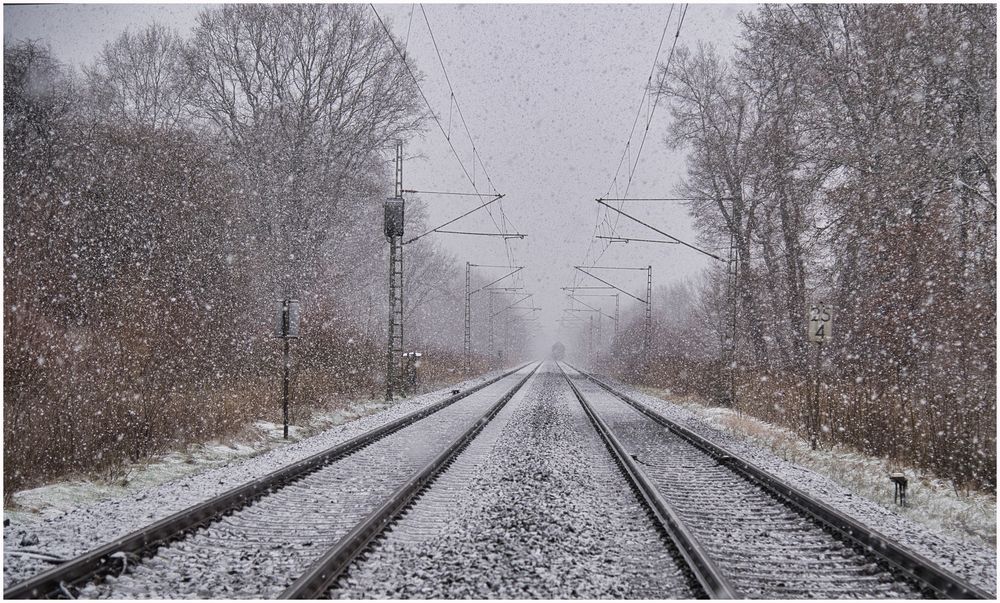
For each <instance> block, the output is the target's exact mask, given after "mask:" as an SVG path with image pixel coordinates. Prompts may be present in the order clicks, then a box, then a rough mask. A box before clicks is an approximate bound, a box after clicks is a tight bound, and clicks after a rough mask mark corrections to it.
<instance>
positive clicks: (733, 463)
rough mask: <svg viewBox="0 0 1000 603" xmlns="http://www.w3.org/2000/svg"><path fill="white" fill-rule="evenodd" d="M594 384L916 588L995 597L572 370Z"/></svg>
mask: <svg viewBox="0 0 1000 603" xmlns="http://www.w3.org/2000/svg"><path fill="white" fill-rule="evenodd" d="M567 366H570V367H571V368H573V370H575V371H577V372H578V373H580V374H581V375H584V376H585V377H587V378H588V379H590V380H591V381H593V382H594V383H596V384H597V385H598V386H600V387H601V388H603V389H604V390H606V391H608V392H609V393H611V394H612V395H614V396H615V397H617V398H619V399H621V400H622V401H624V402H626V403H627V404H629V405H630V406H632V407H633V408H635V409H636V410H638V411H639V412H640V413H642V414H643V415H645V416H647V417H649V418H650V419H652V420H653V421H655V422H656V423H658V424H660V425H661V426H663V427H666V428H667V429H669V430H670V431H672V432H673V433H675V434H676V435H678V436H680V437H681V438H683V439H684V440H686V441H688V442H690V443H691V444H692V445H694V446H695V447H696V448H699V449H700V450H702V451H703V452H705V453H706V454H708V455H709V456H711V457H713V458H715V459H716V460H717V461H718V462H719V463H720V464H725V466H726V467H728V468H729V469H731V470H732V471H734V472H736V473H737V474H739V475H741V476H742V477H744V478H745V479H748V480H749V481H750V482H752V483H754V484H756V485H757V486H758V487H760V488H762V489H763V490H765V491H766V492H768V493H769V494H771V495H772V496H774V497H775V498H777V499H778V500H779V501H781V502H783V503H784V504H785V505H787V506H788V507H790V508H792V509H794V510H796V511H798V512H799V513H802V514H803V515H805V516H807V517H811V518H813V519H814V520H815V521H817V522H818V523H819V524H820V525H822V526H825V527H827V528H829V529H830V530H832V531H833V532H834V533H835V534H836V535H837V536H838V537H839V538H841V539H842V540H845V541H847V542H848V543H850V544H853V545H855V546H857V547H859V548H861V549H863V550H864V551H865V552H866V553H870V554H871V555H873V556H875V557H877V558H878V559H879V560H880V561H882V562H883V563H885V564H886V565H887V566H889V567H890V568H891V569H894V570H896V571H898V572H900V573H902V574H903V575H905V576H906V577H908V578H910V579H911V580H913V581H914V582H916V583H917V584H919V585H921V586H923V587H925V588H928V589H930V590H932V591H934V593H935V594H937V595H938V596H939V597H943V598H950V599H995V598H996V597H995V595H993V594H992V593H989V592H987V591H986V590H984V589H982V588H979V587H977V586H974V585H972V584H970V583H969V582H968V581H967V580H964V579H963V578H961V577H959V576H957V575H956V574H954V573H952V572H950V571H948V570H946V569H944V568H943V567H941V566H939V565H938V564H936V563H934V562H933V561H931V560H930V559H927V558H926V557H924V556H923V555H921V554H919V553H917V552H915V551H912V550H910V549H908V548H906V547H905V546H904V545H902V544H900V543H898V542H896V541H894V540H892V539H891V538H889V537H888V536H885V535H884V534H882V533H880V532H879V531H877V530H875V529H873V528H871V527H869V526H867V525H865V524H863V523H861V522H859V521H858V520H856V519H854V518H853V517H850V516H849V515H847V514H846V513H844V512H842V511H839V510H837V509H835V508H833V507H831V506H830V505H828V504H826V503H823V502H821V501H819V500H816V499H815V498H814V497H812V496H810V495H808V494H806V493H805V492H803V491H802V490H800V489H799V488H796V487H795V486H793V485H791V484H789V483H788V482H786V481H784V480H782V479H781V478H779V477H777V476H775V475H774V474H772V473H770V472H768V471H766V470H764V469H761V468H760V467H758V466H757V465H755V464H753V463H751V462H750V461H748V460H746V459H744V458H742V457H740V456H739V455H736V454H734V453H732V452H730V451H729V450H727V449H726V448H724V447H722V446H719V445H718V444H715V443H714V442H712V441H710V440H708V439H707V438H705V437H704V436H701V435H698V434H697V433H694V432H693V431H691V430H690V429H688V428H686V427H684V426H683V425H680V424H679V423H677V422H675V421H672V420H670V419H668V418H666V417H664V416H663V415H661V414H659V413H658V412H656V411H655V410H653V409H652V408H650V407H649V406H647V405H645V404H643V403H642V402H639V401H637V400H635V399H634V398H632V397H631V396H629V395H627V394H624V393H622V392H620V391H618V390H616V389H615V388H613V387H612V386H610V385H609V384H607V383H605V382H603V381H601V380H600V379H598V378H596V377H594V376H593V375H591V374H589V373H586V372H584V371H581V370H579V369H577V368H576V367H573V366H572V365H567Z"/></svg>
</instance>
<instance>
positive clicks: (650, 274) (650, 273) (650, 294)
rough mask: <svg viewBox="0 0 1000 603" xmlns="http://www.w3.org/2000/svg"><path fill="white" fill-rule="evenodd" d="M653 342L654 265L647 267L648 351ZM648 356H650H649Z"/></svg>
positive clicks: (647, 351)
mask: <svg viewBox="0 0 1000 603" xmlns="http://www.w3.org/2000/svg"><path fill="white" fill-rule="evenodd" d="M652 342H653V267H652V266H647V267H646V341H645V347H646V353H647V354H648V353H649V347H650V345H651V344H652ZM647 358H648V356H647Z"/></svg>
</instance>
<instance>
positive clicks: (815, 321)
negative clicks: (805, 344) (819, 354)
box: [809, 303, 833, 343]
mask: <svg viewBox="0 0 1000 603" xmlns="http://www.w3.org/2000/svg"><path fill="white" fill-rule="evenodd" d="M832 338H833V306H828V305H826V304H823V303H817V304H812V305H811V306H809V341H815V342H816V343H823V342H824V341H829V340H830V339H832Z"/></svg>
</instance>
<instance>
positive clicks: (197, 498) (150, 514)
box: [3, 372, 499, 588]
mask: <svg viewBox="0 0 1000 603" xmlns="http://www.w3.org/2000/svg"><path fill="white" fill-rule="evenodd" d="M498 374H499V373H498V372H494V373H490V374H488V375H483V376H481V377H477V378H475V379H470V380H467V381H464V382H462V383H459V384H457V385H454V386H451V387H448V388H445V389H441V390H437V391H434V392H431V393H427V394H423V395H420V396H415V397H413V398H409V399H406V400H402V401H400V402H398V403H396V404H395V405H394V406H392V407H390V408H388V409H386V410H384V411H382V412H379V413H375V414H372V415H369V416H366V417H362V418H360V419H357V420H356V421H352V422H350V423H346V424H344V425H338V426H337V427H334V428H332V429H329V430H327V431H325V432H323V433H320V434H317V435H316V436H313V437H311V438H307V439H305V440H301V441H299V442H296V443H294V444H289V445H288V446H283V447H281V448H277V449H274V450H271V451H269V452H267V453H265V454H262V455H260V456H257V457H253V458H249V459H243V460H239V461H235V462H232V463H227V464H225V465H222V466H218V467H215V468H212V469H210V470H208V471H205V472H203V473H198V474H192V475H188V476H185V477H183V478H181V479H177V480H173V481H171V482H168V483H165V484H161V485H159V486H155V487H152V488H148V489H146V490H142V491H139V492H133V493H131V494H130V495H129V496H127V497H119V498H112V499H107V500H102V501H99V502H97V503H94V504H91V505H81V506H79V507H76V508H73V509H70V510H67V511H65V512H55V513H43V514H41V515H40V516H39V517H38V518H37V519H30V518H29V519H12V520H11V523H10V525H9V526H5V527H4V530H3V546H4V560H3V572H4V574H3V579H4V588H7V587H8V586H10V585H11V584H14V583H15V582H19V581H22V580H26V579H27V578H30V577H31V576H33V575H35V574H36V573H38V572H41V571H44V570H47V569H49V568H51V567H53V565H52V564H50V563H46V562H45V561H44V560H42V559H41V558H38V557H34V556H22V555H21V554H11V553H12V551H19V550H21V551H23V550H27V551H29V552H31V553H42V554H44V555H51V556H54V557H57V558H62V559H69V558H72V557H74V556H77V555H81V554H83V553H85V552H87V551H89V550H91V549H93V548H95V547H96V546H99V545H100V544H103V543H104V542H107V541H108V540H111V539H113V538H117V537H120V536H124V535H125V534H128V533H129V532H132V531H134V530H136V529H139V528H141V527H143V526H145V525H148V524H150V523H152V522H154V521H157V520H159V519H162V518H164V517H166V516H168V515H170V514H172V513H176V512H178V511H181V510H183V509H185V508H187V507H189V506H191V505H194V504H197V503H199V502H202V501H204V500H206V499H208V498H211V497H212V496H215V495H217V494H220V493H222V492H225V491H226V490H229V489H231V488H234V487H236V486H239V485H241V484H244V483H246V482H248V481H251V480H253V479H256V478H258V477H261V476H263V475H266V474H267V473H270V472H272V471H275V470H277V469H280V468H281V467H284V466H286V465H288V464H290V463H293V462H295V461H298V460H301V459H303V458H306V457H308V456H311V455H313V454H316V453H317V452H321V451H323V450H326V449H327V448H330V447H332V446H335V445H337V444H340V443H342V442H345V441H347V440H349V439H351V438H353V437H356V436H358V435H361V434H362V433H365V432H367V431H371V430H372V429H376V428H378V427H380V426H382V425H385V424H386V423H389V422H390V421H393V420H395V419H397V418H399V417H401V416H403V415H406V414H408V413H411V412H413V411H415V410H418V409H420V408H423V407H425V406H427V405H429V404H433V403H434V402H438V401H440V400H443V399H444V398H447V397H448V396H450V395H451V390H452V389H461V390H465V389H468V388H469V387H473V386H475V385H478V384H479V383H482V382H483V381H486V380H488V379H489V378H491V377H495V376H497V375H498ZM22 542H24V543H25V544H22ZM32 542H33V544H28V543H32Z"/></svg>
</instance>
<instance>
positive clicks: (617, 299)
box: [615, 293, 620, 338]
mask: <svg viewBox="0 0 1000 603" xmlns="http://www.w3.org/2000/svg"><path fill="white" fill-rule="evenodd" d="M619 295H620V294H619V293H615V337H616V338H617V337H618V302H619V301H620V299H619Z"/></svg>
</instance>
